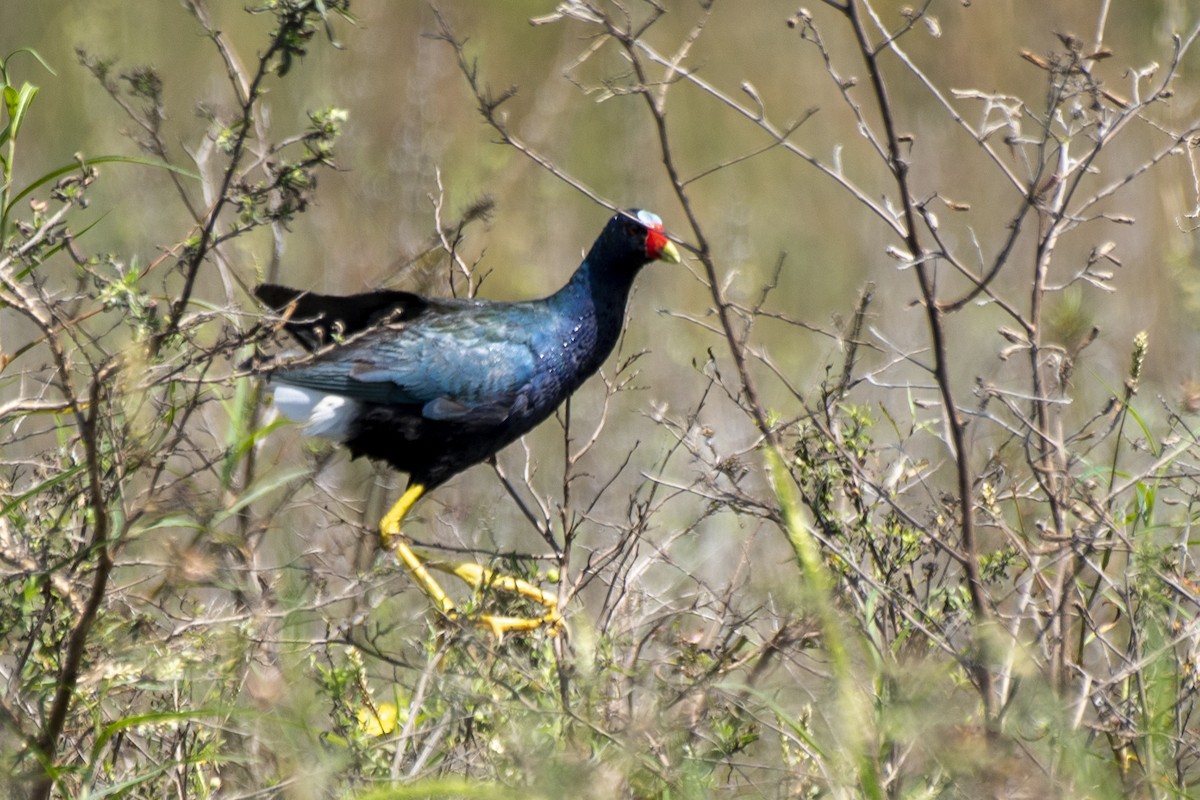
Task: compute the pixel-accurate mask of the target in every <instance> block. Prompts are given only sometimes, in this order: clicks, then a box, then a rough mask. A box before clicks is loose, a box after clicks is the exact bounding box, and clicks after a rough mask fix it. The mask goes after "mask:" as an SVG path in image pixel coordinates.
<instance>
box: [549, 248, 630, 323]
mask: <svg viewBox="0 0 1200 800" xmlns="http://www.w3.org/2000/svg"><path fill="white" fill-rule="evenodd" d="M598 255H601V254H597V253H596V252H595V250H593V251H592V252H591V253H589V254H588V257H587V258H586V259H585V260H584V262H583V263H582V264H580V265H579V269H577V270H575V274H574V275H572V276H571V280H569V281H567V284H566V286H564V287H563V288H561V289H559V290H558V292H557V293H555V294H554V295H553V296H552V297H551V298H550V301H551V303H552V304H553V305H555V306H557V307H558V309H559V311H560V313H562V314H564V315H566V316H569V317H593V318H594V319H595V323H596V325H597V327H598V328H599V329H601V330H605V329H615V330H616V331H617V332H619V330H620V327H621V322H622V321H623V320H624V318H625V305H626V303H627V302H628V301H629V292H630V289H632V288H633V279H634V277H636V275H637V271H638V270H637V267H636V266H633V267H630V268H628V269H624V268H620V267H618V268H614V265H612V264H607V263H606V264H605V266H604V267H603V268H601V269H598V268H597V267H596V266H595V264H597V263H602V262H600V261H599V260H598V259H597V256H598ZM621 266H623V265H621Z"/></svg>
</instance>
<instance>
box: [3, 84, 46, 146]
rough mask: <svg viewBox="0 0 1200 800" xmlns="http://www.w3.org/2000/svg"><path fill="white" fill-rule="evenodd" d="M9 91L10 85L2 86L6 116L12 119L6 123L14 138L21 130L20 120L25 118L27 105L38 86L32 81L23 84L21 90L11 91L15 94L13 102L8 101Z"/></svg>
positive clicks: (34, 95)
mask: <svg viewBox="0 0 1200 800" xmlns="http://www.w3.org/2000/svg"><path fill="white" fill-rule="evenodd" d="M9 92H13V89H12V87H11V86H6V87H4V102H5V105H7V106H8V116H9V117H10V118H11V120H12V121H11V122H10V123H9V125H8V127H9V136H10V137H11V138H13V139H15V138H17V134H18V133H19V132H20V130H21V122H22V120H24V119H25V114H26V112H28V111H29V105H30V104H31V103H32V102H33V98H35V97H37V93H38V87H36V86H34V85H33V84H32V83H26V84H23V85H22V86H21V91H19V92H13V94H14V95H16V97H15V99H14V100H13V102H9Z"/></svg>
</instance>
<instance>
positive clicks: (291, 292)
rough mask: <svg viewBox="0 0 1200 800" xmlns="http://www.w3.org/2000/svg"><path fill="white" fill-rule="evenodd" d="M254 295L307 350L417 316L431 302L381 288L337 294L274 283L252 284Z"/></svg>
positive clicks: (418, 296)
mask: <svg viewBox="0 0 1200 800" xmlns="http://www.w3.org/2000/svg"><path fill="white" fill-rule="evenodd" d="M254 296H255V297H257V298H258V299H259V300H261V301H262V302H263V304H264V305H266V306H268V307H269V308H271V309H273V310H274V311H276V312H277V313H279V314H280V315H282V316H283V317H284V319H285V322H284V323H283V328H284V330H286V331H287V332H288V333H290V334H291V335H292V336H294V337H295V338H296V341H298V342H300V344H301V345H302V346H303V347H304V349H306V350H308V351H309V352H312V351H313V350H316V349H317V348H319V347H321V346H322V345H326V344H329V343H330V342H333V341H335V340H337V339H340V338H342V337H348V336H352V335H354V334H356V333H359V332H361V331H365V330H367V329H368V328H371V327H374V326H375V325H378V324H380V323H381V322H386V321H406V320H412V319H416V318H417V317H419V316H420V315H421V314H423V313H424V312H425V311H426V310H427V309H428V308H429V306H430V302H431V301H429V300H427V299H426V298H424V297H421V296H420V295H418V294H413V293H412V292H400V291H392V290H381V291H377V292H364V293H362V294H352V295H347V296H345V297H338V296H336V295H328V294H317V293H316V292H303V291H300V290H299V289H289V288H288V287H286V286H279V285H277V284H273V283H264V284H262V285H260V286H257V287H255V289H254Z"/></svg>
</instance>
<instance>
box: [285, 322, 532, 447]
mask: <svg viewBox="0 0 1200 800" xmlns="http://www.w3.org/2000/svg"><path fill="white" fill-rule="evenodd" d="M531 322H532V321H531V320H530V319H529V315H528V313H525V314H521V313H511V312H510V311H509V310H508V309H507V308H506V307H504V306H502V305H499V304H497V305H483V304H469V305H461V306H456V307H454V308H453V309H452V310H449V311H447V310H443V311H442V312H441V313H427V314H425V315H422V316H420V317H419V318H417V319H415V320H412V321H411V322H407V323H404V322H401V323H392V324H389V325H388V326H386V327H384V328H381V329H380V330H378V331H375V332H372V333H368V334H366V335H364V336H362V337H360V338H358V339H356V340H354V341H352V342H350V343H347V344H346V345H344V346H342V347H335V348H333V349H332V350H329V351H328V352H324V353H321V354H319V355H318V356H317V357H316V358H314V359H313V360H312V361H309V362H306V363H300V364H297V365H295V366H293V367H284V368H282V369H280V370H278V371H276V372H274V373H273V374H272V376H271V379H272V380H273V381H278V382H279V383H284V384H290V385H293V386H299V387H303V388H306V389H315V390H317V391H321V392H326V393H328V394H336V395H341V396H343V397H348V398H351V399H354V400H359V401H362V402H367V403H378V404H382V405H393V406H404V405H410V406H417V407H418V408H419V409H420V414H421V415H422V416H424V417H425V418H427V419H434V420H455V421H461V422H463V423H465V424H470V423H479V424H496V423H500V422H503V421H504V420H505V419H507V418H508V417H509V416H511V415H512V414H513V413H516V412H519V411H520V410H522V409H523V408H524V406H525V404H526V403H527V398H528V394H529V392H530V390H531V388H532V383H533V381H534V378H535V371H536V365H537V362H538V358H537V355H536V353H535V350H534V348H533V346H532V341H531V337H530V335H529V332H530V330H531V328H534V327H536V326H533V325H531V324H530V323H531Z"/></svg>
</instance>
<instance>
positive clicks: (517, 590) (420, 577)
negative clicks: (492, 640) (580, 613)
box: [379, 483, 562, 639]
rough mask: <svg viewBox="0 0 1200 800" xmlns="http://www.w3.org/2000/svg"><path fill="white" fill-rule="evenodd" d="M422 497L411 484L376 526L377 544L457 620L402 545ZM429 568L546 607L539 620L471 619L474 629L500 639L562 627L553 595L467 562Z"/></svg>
mask: <svg viewBox="0 0 1200 800" xmlns="http://www.w3.org/2000/svg"><path fill="white" fill-rule="evenodd" d="M423 494H425V487H424V486H422V485H421V484H419V483H414V484H412V485H411V486H409V487H408V489H406V490H405V492H404V494H403V495H401V496H400V499H399V500H397V501H396V504H395V505H393V506H392V508H391V510H390V511H388V513H387V514H385V515H384V517H383V519H382V520H380V522H379V538H380V543H381V544H382V545H383V549H385V550H388V551H391V552H394V553H395V554H396V556H397V557H398V558H399V559H400V560H401V561H402V562H404V566H405V567H406V568H407V569H408V571H409V572H410V573H411V574H412V576H413V578H415V579H416V581H417V583H418V584H420V586H421V588H422V589H424V590H425V593H426V594H428V595H429V597H430V599H432V600H433V602H434V603H436V604H437V606H438V610H440V611H441V612H442V613H443V614H445V615H446V616H448V617H450V618H451V619H454V618H456V617H457V616H458V614H457V613H456V612H455V609H454V601H453V600H451V599H450V597H449V595H447V594H446V592H445V590H444V589H442V587H441V585H440V584H439V583H438V582H437V581H436V580H434V578H433V576H432V575H430V574H429V568H428V567H426V566H425V563H424V562H423V561H422V560H421V559H420V558H419V557H418V556H417V554H416V553H414V552H413V550H412V548H411V547H409V546H408V545H407V544H405V543H404V540H403V534H401V533H400V528H401V526H402V525H403V524H404V518H405V516H407V515H408V512H409V511H410V510H411V509H412V507H413V505H414V504H416V502H417V500H419V499H421V496H422V495H423ZM429 566H431V567H433V568H434V569H438V570H441V571H442V572H446V573H449V574H451V575H454V576H456V577H457V578H459V579H460V580H462V581H463V582H465V583H469V584H471V586H473V587H475V589H477V590H478V589H483V588H484V587H495V588H497V589H500V590H503V591H506V592H512V593H513V594H519V595H521V596H522V597H526V598H529V599H530V600H533V601H534V602H536V603H539V604H541V605H543V606H545V607H546V609H547V611H546V613H545V614H544V615H542V616H541V617H534V618H525V617H500V616H495V615H492V614H480V615H478V616H474V617H472V618H471V619H472V621H473V622H475V623H476V624H477V625H481V626H483V627H485V628H488V629H490V630H491V631H492V633H493V634H495V636H496V638H497V639H500V638H503V636H504V634H505V633H506V632H510V631H511V632H522V631H533V630H537V629H538V628H542V627H548V628H549V629H550V631H551V633H554V632H556V631H557V630H558V626H559V625H560V624H561V623H562V616H561V615H560V614H559V613H558V598H557V597H556V596H555V595H554V594H553V593H551V592H544V591H542V590H541V589H539V588H538V587H536V586H534V585H533V584H531V583H528V582H526V581H523V580H520V579H519V578H512V577H509V576H507V575H497V574H496V573H494V572H493V571H492V570H490V569H486V568H485V567H481V566H479V565H478V564H472V563H469V562H468V563H463V564H442V563H438V562H430V564H429Z"/></svg>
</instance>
